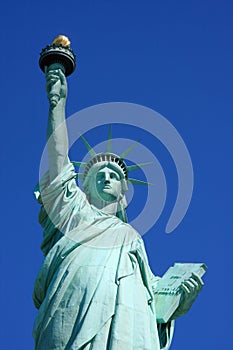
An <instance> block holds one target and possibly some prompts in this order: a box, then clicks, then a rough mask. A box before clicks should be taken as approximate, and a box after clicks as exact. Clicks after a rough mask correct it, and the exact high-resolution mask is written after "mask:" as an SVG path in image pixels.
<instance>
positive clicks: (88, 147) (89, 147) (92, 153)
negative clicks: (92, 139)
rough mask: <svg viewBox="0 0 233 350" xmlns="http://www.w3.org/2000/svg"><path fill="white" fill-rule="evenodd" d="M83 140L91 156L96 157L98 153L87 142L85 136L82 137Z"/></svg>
mask: <svg viewBox="0 0 233 350" xmlns="http://www.w3.org/2000/svg"><path fill="white" fill-rule="evenodd" d="M80 137H81V139H82V140H83V143H84V145H85V147H86V149H87V150H88V152H89V153H90V155H91V156H92V157H95V156H96V152H95V151H94V149H93V148H92V147H91V146H90V145H89V143H88V142H87V140H86V139H85V137H84V136H83V135H80Z"/></svg>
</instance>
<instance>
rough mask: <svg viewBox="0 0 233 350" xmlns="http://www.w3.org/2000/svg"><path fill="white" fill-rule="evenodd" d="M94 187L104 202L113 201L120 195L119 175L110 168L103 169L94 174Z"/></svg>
mask: <svg viewBox="0 0 233 350" xmlns="http://www.w3.org/2000/svg"><path fill="white" fill-rule="evenodd" d="M95 185H96V191H97V194H98V195H99V196H100V198H101V200H104V201H106V202H112V201H115V200H116V199H117V198H118V197H119V195H120V194H121V177H120V174H119V173H118V172H117V171H115V170H113V169H112V168H111V167H108V166H106V167H104V168H102V169H100V170H98V172H97V173H96V176H95Z"/></svg>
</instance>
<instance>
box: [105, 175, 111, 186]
mask: <svg viewBox="0 0 233 350" xmlns="http://www.w3.org/2000/svg"><path fill="white" fill-rule="evenodd" d="M104 183H105V184H108V183H110V176H109V174H108V173H107V174H105V180H104Z"/></svg>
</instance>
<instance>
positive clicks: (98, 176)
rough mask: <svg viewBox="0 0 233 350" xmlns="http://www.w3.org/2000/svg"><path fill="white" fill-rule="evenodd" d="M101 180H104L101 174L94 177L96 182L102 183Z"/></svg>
mask: <svg viewBox="0 0 233 350" xmlns="http://www.w3.org/2000/svg"><path fill="white" fill-rule="evenodd" d="M103 178H104V174H103V173H99V174H97V175H96V180H97V181H98V182H100V181H102V180H103Z"/></svg>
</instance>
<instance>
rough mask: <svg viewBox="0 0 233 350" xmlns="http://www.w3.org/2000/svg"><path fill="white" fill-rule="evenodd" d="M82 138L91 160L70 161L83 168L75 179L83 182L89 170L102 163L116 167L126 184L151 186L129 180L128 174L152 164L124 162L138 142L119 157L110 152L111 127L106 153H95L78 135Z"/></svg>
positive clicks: (132, 179) (146, 183)
mask: <svg viewBox="0 0 233 350" xmlns="http://www.w3.org/2000/svg"><path fill="white" fill-rule="evenodd" d="M80 137H81V138H82V141H83V143H84V145H85V147H86V148H87V150H88V152H89V154H90V155H91V159H90V160H89V161H88V162H76V161H72V163H73V164H74V165H75V166H78V167H80V168H82V167H84V172H83V173H77V174H76V177H78V178H81V179H82V180H83V183H84V181H85V179H86V178H87V176H88V175H89V173H90V170H91V169H92V168H93V167H94V166H95V165H98V164H100V163H103V162H107V163H109V164H111V165H112V166H114V167H116V168H117V170H118V171H119V172H120V173H121V174H122V178H123V179H124V180H126V181H127V182H130V183H132V184H137V185H151V184H150V183H149V182H146V181H141V180H137V179H134V178H129V177H128V173H129V172H131V171H133V170H136V169H140V168H143V167H145V166H147V165H150V164H152V162H148V163H141V164H135V165H128V166H127V164H126V162H125V159H124V158H125V157H126V156H127V155H128V154H129V153H130V152H131V151H132V150H133V149H134V147H135V146H137V144H138V141H136V142H134V143H133V144H132V145H131V146H130V147H129V148H128V149H127V150H125V151H124V152H123V153H122V154H121V155H120V156H118V155H117V154H115V153H112V152H111V149H112V145H111V140H112V126H111V125H110V129H109V134H108V142H107V148H106V152H102V153H96V152H95V151H94V149H93V148H92V147H91V146H90V144H89V143H88V141H87V140H86V139H85V138H84V136H83V135H80Z"/></svg>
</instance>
